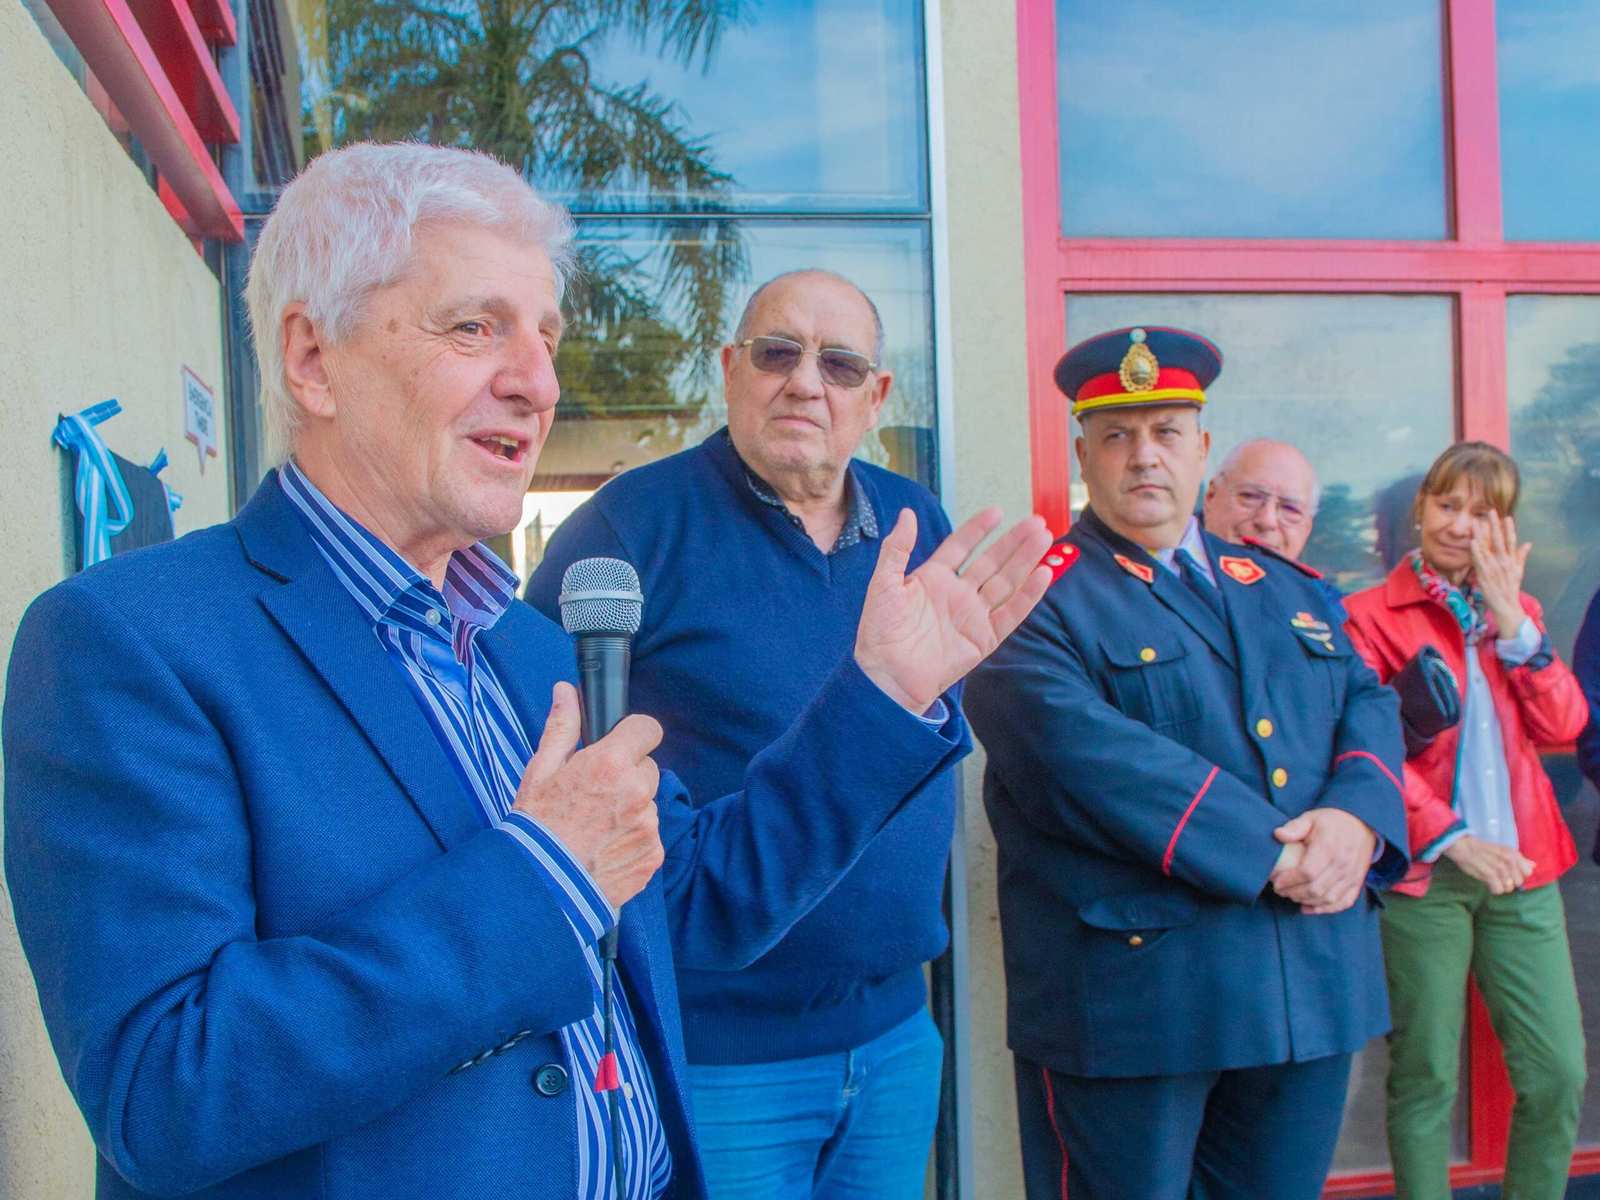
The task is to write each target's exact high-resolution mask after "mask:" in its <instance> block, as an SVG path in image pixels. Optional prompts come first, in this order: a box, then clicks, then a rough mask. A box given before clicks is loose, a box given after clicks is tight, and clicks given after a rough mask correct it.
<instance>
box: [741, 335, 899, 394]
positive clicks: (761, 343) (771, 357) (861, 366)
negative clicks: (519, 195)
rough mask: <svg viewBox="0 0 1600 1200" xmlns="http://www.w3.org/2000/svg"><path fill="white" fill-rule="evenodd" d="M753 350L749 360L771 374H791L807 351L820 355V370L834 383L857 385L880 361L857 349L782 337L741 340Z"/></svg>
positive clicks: (844, 386)
mask: <svg viewBox="0 0 1600 1200" xmlns="http://www.w3.org/2000/svg"><path fill="white" fill-rule="evenodd" d="M739 345H740V346H743V347H745V348H747V349H748V350H749V351H750V364H751V366H753V367H755V369H756V370H758V371H765V372H767V374H769V375H790V374H793V373H794V369H795V368H796V367H798V366H799V365H800V360H801V359H802V358H804V357H805V356H806V355H808V354H815V355H816V356H817V370H818V371H820V372H821V373H822V377H823V378H824V379H826V380H827V381H828V382H829V383H831V384H833V385H834V386H835V387H843V388H856V387H860V386H861V385H862V384H863V383H865V382H866V379H867V376H868V375H870V374H872V372H874V371H876V370H877V369H878V364H877V363H875V362H873V361H872V360H871V359H870V358H868V357H867V356H866V355H865V354H857V353H856V352H855V351H854V350H841V349H839V348H838V347H836V346H824V347H823V348H822V349H821V350H807V349H806V348H805V347H804V346H802V345H801V344H800V343H799V342H793V341H790V340H789V339H788V338H783V337H770V336H768V337H753V338H746V339H745V340H744V341H742V342H740V343H739Z"/></svg>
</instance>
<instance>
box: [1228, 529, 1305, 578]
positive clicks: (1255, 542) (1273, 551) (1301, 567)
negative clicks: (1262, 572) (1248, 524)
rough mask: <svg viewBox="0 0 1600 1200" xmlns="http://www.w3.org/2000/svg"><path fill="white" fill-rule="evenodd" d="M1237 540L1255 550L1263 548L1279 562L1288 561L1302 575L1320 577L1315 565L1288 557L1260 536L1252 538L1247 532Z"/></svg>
mask: <svg viewBox="0 0 1600 1200" xmlns="http://www.w3.org/2000/svg"><path fill="white" fill-rule="evenodd" d="M1239 540H1240V541H1241V542H1243V543H1244V544H1245V545H1246V546H1254V547H1255V548H1256V549H1257V550H1265V551H1266V552H1267V553H1268V554H1270V555H1272V557H1273V558H1275V559H1277V560H1278V561H1279V562H1286V563H1288V564H1289V565H1290V566H1291V567H1293V568H1294V569H1295V570H1296V571H1299V572H1300V573H1301V574H1302V575H1309V576H1311V578H1313V579H1321V578H1322V572H1321V571H1319V570H1317V569H1316V568H1315V567H1308V566H1306V564H1305V563H1303V562H1301V561H1300V560H1299V559H1298V558H1290V557H1289V556H1288V555H1287V554H1285V553H1284V552H1283V551H1282V550H1279V549H1278V548H1277V547H1276V546H1269V545H1267V544H1266V543H1265V542H1263V541H1262V540H1261V539H1260V538H1253V537H1251V536H1250V535H1249V534H1248V533H1247V534H1245V535H1244V536H1243V537H1242V538H1240V539H1239Z"/></svg>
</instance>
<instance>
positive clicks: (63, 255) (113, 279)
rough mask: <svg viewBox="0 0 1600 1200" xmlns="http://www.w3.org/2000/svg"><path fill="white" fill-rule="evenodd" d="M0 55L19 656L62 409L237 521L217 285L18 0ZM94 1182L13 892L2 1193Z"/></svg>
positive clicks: (52, 526)
mask: <svg viewBox="0 0 1600 1200" xmlns="http://www.w3.org/2000/svg"><path fill="white" fill-rule="evenodd" d="M0 62H4V63H5V70H4V71H3V72H0V162H3V163H5V164H6V167H5V172H6V179H5V186H4V187H0V445H3V446H4V463H3V466H0V547H3V554H4V559H3V561H4V568H3V569H0V651H3V652H4V654H5V657H7V658H9V650H10V645H11V639H12V636H13V635H14V634H15V632H16V627H17V621H18V620H19V618H20V617H21V616H22V611H23V609H24V608H25V607H26V606H27V604H28V601H29V600H31V599H32V598H33V597H34V596H35V595H36V594H37V593H38V592H40V591H42V590H43V589H44V588H47V587H49V586H50V585H51V584H52V583H55V582H56V581H57V580H59V579H60V578H62V576H63V575H64V574H65V573H66V572H67V571H68V570H70V569H71V563H70V559H71V555H72V549H71V547H72V543H71V541H70V540H69V536H70V532H71V531H70V527H69V526H68V524H67V522H68V520H69V515H70V513H71V505H72V498H71V483H70V475H69V473H67V472H66V471H65V470H64V466H63V463H64V456H63V455H62V454H61V453H60V452H59V451H57V450H55V449H54V448H53V447H52V446H51V444H50V433H51V430H52V429H53V428H54V425H55V418H56V414H57V413H58V412H71V411H76V410H77V409H80V408H84V407H86V406H87V405H89V404H93V403H96V402H98V401H100V400H104V399H106V398H107V397H109V396H115V397H117V399H119V400H121V401H122V406H123V410H124V411H123V412H122V414H121V415H119V416H117V417H114V418H113V419H112V420H111V421H110V422H108V423H107V424H105V425H103V426H101V429H102V432H103V436H104V437H105V440H106V442H107V444H108V445H109V446H110V447H111V448H112V449H113V450H115V451H116V452H117V453H119V454H121V455H123V456H124V457H126V458H129V459H132V460H133V461H135V462H148V461H150V459H152V458H153V457H154V456H155V454H156V451H157V450H159V449H161V448H162V447H165V448H166V450H167V453H168V455H169V457H170V458H171V460H172V465H171V466H170V467H169V468H168V469H167V470H166V472H164V473H163V475H162V478H163V479H164V480H166V482H167V483H168V485H169V486H171V487H173V488H176V489H177V490H178V491H179V492H181V493H183V496H184V506H183V508H182V510H180V511H179V512H178V514H177V515H176V523H177V526H178V531H179V532H180V533H182V532H184V531H186V530H189V529H194V528H198V527H199V526H202V525H208V524H211V523H213V522H215V521H218V520H222V519H225V518H226V517H227V515H228V512H227V509H228V489H227V471H226V468H225V467H224V465H223V460H222V459H221V458H217V459H212V460H210V461H209V462H208V463H207V464H206V468H205V472H204V474H203V475H202V473H201V472H200V469H199V465H198V461H197V455H196V452H195V449H194V447H193V446H192V445H191V444H190V443H188V442H186V441H185V440H184V436H183V408H182V403H181V393H180V391H179V371H180V368H182V367H183V366H188V367H190V368H191V369H192V370H193V371H194V372H195V373H196V374H197V375H199V376H200V378H201V379H202V380H204V381H205V382H206V383H207V384H209V385H210V386H211V387H212V388H213V389H215V390H216V391H217V393H218V398H219V402H220V398H221V385H222V334H221V329H222V316H221V294H220V290H219V288H218V286H217V282H216V280H215V278H214V277H213V276H212V275H211V273H210V272H209V271H208V270H207V269H206V266H205V264H204V263H203V262H201V260H200V258H199V257H198V256H197V255H196V254H195V252H194V250H193V248H192V247H191V246H190V244H189V242H188V241H187V239H185V237H184V236H183V234H182V233H181V232H180V231H179V229H178V228H177V226H176V225H174V224H173V222H172V219H171V218H170V217H169V216H168V215H167V213H166V210H165V209H163V208H162V206H161V204H160V202H159V201H158V200H157V199H156V196H155V193H154V192H152V191H151V190H150V188H149V186H148V185H147V184H146V183H145V181H144V180H143V178H141V176H140V175H139V173H138V171H137V170H136V169H135V168H134V166H133V164H132V163H131V162H130V161H129V159H128V157H127V155H126V154H124V153H123V151H122V149H121V147H119V146H118V145H117V143H116V141H115V140H114V139H113V138H112V136H111V133H110V131H109V130H108V129H107V128H106V126H105V123H104V122H103V121H102V120H101V118H100V116H99V115H98V114H97V113H96V112H95V110H94V109H93V108H92V107H91V106H90V104H89V101H88V100H87V98H85V96H84V94H83V92H82V91H81V90H80V89H79V88H78V86H77V84H76V83H75V82H74V80H73V79H72V77H71V76H70V75H69V74H68V73H67V71H66V70H65V69H64V68H63V67H62V65H61V63H60V62H59V61H58V60H57V59H56V57H55V56H54V55H53V54H52V53H51V51H50V48H49V46H48V45H47V44H46V43H45V41H44V39H43V37H42V36H41V35H40V34H39V32H38V29H37V27H36V26H35V25H34V24H33V21H32V19H31V18H30V17H29V16H28V13H27V12H26V10H24V9H23V8H22V7H21V6H20V5H18V4H5V3H0ZM219 407H220V404H219ZM3 686H4V685H3V684H0V688H3ZM0 695H3V693H0ZM0 770H3V764H0ZM93 1181H94V1155H93V1149H92V1147H91V1146H90V1143H89V1139H88V1135H87V1133H86V1132H85V1130H84V1125H83V1121H82V1119H81V1118H80V1117H79V1115H78V1112H77V1109H76V1108H75V1107H74V1106H73V1104H72V1101H71V1098H70V1097H69V1096H68V1095H67V1091H66V1087H65V1085H64V1084H63V1083H62V1080H61V1072H60V1070H59V1068H58V1067H57V1066H56V1061H55V1057H54V1055H53V1054H52V1053H51V1051H50V1045H49V1042H48V1040H47V1039H46V1037H45V1032H44V1026H43V1024H42V1022H41V1020H40V1017H39V1005H38V1000H37V999H36V997H35V994H34V990H33V979H32V977H31V976H30V974H29V973H28V968H27V965H26V963H25V962H24V961H23V958H22V953H21V950H20V948H19V947H18V945H17V938H16V930H15V927H14V925H13V922H12V915H11V904H10V897H9V895H8V894H6V893H5V892H3V891H0V1196H3V1197H6V1198H7V1200H57V1198H60V1200H66V1198H68V1197H71V1198H73V1200H81V1198H83V1197H88V1196H91V1195H93V1191H94V1182H93Z"/></svg>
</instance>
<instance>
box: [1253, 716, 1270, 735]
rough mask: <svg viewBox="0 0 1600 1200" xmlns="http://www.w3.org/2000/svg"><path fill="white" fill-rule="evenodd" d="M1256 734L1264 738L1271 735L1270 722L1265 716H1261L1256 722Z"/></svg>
mask: <svg viewBox="0 0 1600 1200" xmlns="http://www.w3.org/2000/svg"><path fill="white" fill-rule="evenodd" d="M1256 736H1257V737H1264V738H1269V737H1271V736H1272V722H1271V721H1270V720H1268V719H1267V718H1266V717H1262V718H1261V719H1260V720H1259V721H1257V722H1256Z"/></svg>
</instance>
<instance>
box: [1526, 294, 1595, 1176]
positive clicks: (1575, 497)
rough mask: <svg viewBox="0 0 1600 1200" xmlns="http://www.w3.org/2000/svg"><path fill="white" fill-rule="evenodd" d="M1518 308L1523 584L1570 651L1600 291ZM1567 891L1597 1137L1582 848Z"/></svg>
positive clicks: (1586, 590) (1586, 1128)
mask: <svg viewBox="0 0 1600 1200" xmlns="http://www.w3.org/2000/svg"><path fill="white" fill-rule="evenodd" d="M1506 317H1507V320H1506V326H1507V328H1506V381H1507V392H1508V397H1509V400H1510V405H1511V453H1512V455H1513V456H1514V457H1515V458H1516V460H1517V465H1518V466H1519V467H1520V468H1521V469H1522V501H1521V503H1520V505H1519V507H1518V510H1517V533H1518V534H1519V536H1520V537H1521V538H1522V539H1523V540H1525V541H1529V542H1532V543H1533V551H1532V553H1531V554H1530V555H1529V556H1528V568H1527V575H1526V577H1525V579H1524V583H1523V586H1524V588H1525V589H1526V590H1527V591H1529V592H1531V593H1532V594H1533V595H1534V596H1536V597H1537V598H1538V599H1539V600H1540V601H1541V602H1542V603H1543V605H1544V610H1545V620H1546V624H1547V625H1548V626H1549V629H1550V637H1551V640H1552V641H1553V642H1554V644H1555V648H1556V651H1557V652H1558V653H1559V654H1561V656H1562V657H1563V658H1567V659H1568V660H1569V661H1570V658H1571V654H1572V643H1573V639H1574V638H1575V637H1576V636H1577V632H1578V626H1579V624H1580V623H1581V622H1582V621H1583V615H1584V612H1585V610H1586V609H1587V607H1588V604H1589V598H1590V597H1591V596H1593V595H1594V593H1595V590H1596V588H1600V296H1512V297H1511V298H1510V299H1509V300H1508V301H1507V308H1506ZM1545 767H1546V769H1547V770H1548V771H1549V773H1550V778H1551V781H1552V782H1553V783H1554V784H1555V787H1556V795H1557V797H1558V798H1559V799H1560V800H1561V801H1562V802H1563V804H1564V805H1565V815H1566V818H1567V822H1568V824H1569V825H1571V826H1572V832H1573V836H1574V837H1575V838H1576V839H1577V842H1578V850H1579V853H1580V854H1583V855H1585V856H1587V855H1588V853H1589V849H1590V847H1591V846H1593V845H1594V844H1595V836H1596V826H1597V825H1600V797H1597V796H1596V795H1595V791H1594V789H1593V788H1592V787H1590V786H1588V785H1587V784H1586V783H1584V782H1583V780H1582V778H1581V776H1580V775H1579V773H1578V770H1577V767H1576V764H1575V762H1574V760H1573V756H1572V755H1570V754H1552V755H1547V756H1546V758H1545ZM1586 868H1587V869H1586ZM1561 896H1562V899H1563V900H1564V901H1565V902H1566V906H1567V927H1568V932H1569V934H1570V940H1571V943H1572V958H1573V965H1574V967H1575V968H1576V972H1577V976H1578V991H1579V995H1580V997H1581V999H1582V1000H1583V1012H1584V1036H1585V1038H1586V1039H1587V1040H1588V1045H1589V1080H1590V1083H1589V1092H1588V1096H1587V1097H1586V1102H1585V1104H1584V1107H1583V1115H1582V1117H1581V1123H1580V1126H1579V1140H1580V1141H1581V1142H1583V1143H1586V1144H1590V1145H1592V1144H1595V1143H1600V875H1597V874H1596V872H1595V870H1594V868H1593V867H1589V866H1588V865H1587V863H1586V862H1584V861H1581V860H1580V862H1579V865H1578V867H1577V869H1575V870H1573V871H1569V872H1568V873H1567V874H1566V875H1565V876H1564V877H1563V878H1562V880H1561Z"/></svg>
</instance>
